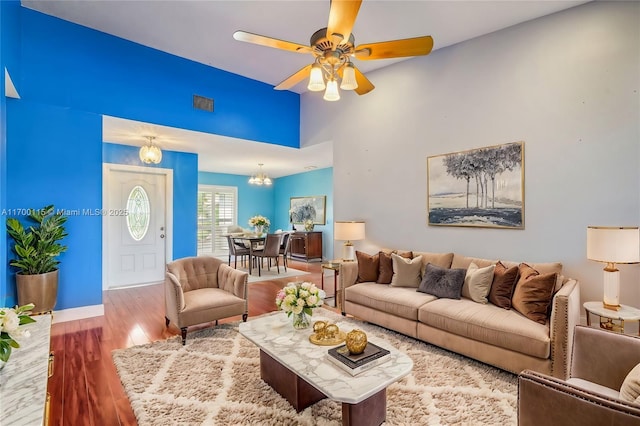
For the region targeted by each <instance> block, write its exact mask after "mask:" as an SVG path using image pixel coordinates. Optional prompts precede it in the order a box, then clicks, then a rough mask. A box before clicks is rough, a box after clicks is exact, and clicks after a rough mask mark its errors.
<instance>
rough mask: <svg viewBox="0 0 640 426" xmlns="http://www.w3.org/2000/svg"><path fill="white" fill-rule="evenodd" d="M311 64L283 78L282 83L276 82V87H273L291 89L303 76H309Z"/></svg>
mask: <svg viewBox="0 0 640 426" xmlns="http://www.w3.org/2000/svg"><path fill="white" fill-rule="evenodd" d="M312 66H313V64H309V65H307V66H306V67H304V68H302V69H300V70H299V71H298V72H296V73H295V74H293V75H291V76H289V77H287V79H286V80H284V81H283V82H282V83H280V84H278V85H277V86H276V87H274V89H276V90H288V89H291V88H292V87H293V86H295V85H296V84H298V83H300V82H301V81H302V80H304V79H305V78H308V77H309V74H311V67H312Z"/></svg>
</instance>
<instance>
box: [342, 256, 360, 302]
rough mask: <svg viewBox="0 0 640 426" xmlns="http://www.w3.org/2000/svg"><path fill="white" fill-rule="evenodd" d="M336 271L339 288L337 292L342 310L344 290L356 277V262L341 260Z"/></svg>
mask: <svg viewBox="0 0 640 426" xmlns="http://www.w3.org/2000/svg"><path fill="white" fill-rule="evenodd" d="M338 271H339V273H338V288H339V289H340V290H341V291H340V292H339V293H340V294H339V297H340V298H341V300H340V306H342V310H343V311H344V295H345V292H344V290H345V289H346V288H347V287H350V286H352V285H354V284H355V283H356V280H357V279H358V262H342V263H340V266H339V270H338Z"/></svg>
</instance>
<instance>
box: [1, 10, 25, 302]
mask: <svg viewBox="0 0 640 426" xmlns="http://www.w3.org/2000/svg"><path fill="white" fill-rule="evenodd" d="M19 36H20V2H19V1H0V75H1V77H0V213H3V212H6V208H7V98H6V97H5V90H4V70H5V68H7V70H8V71H9V73H10V74H11V75H12V76H13V78H16V77H17V76H19V71H20V64H19V61H18V46H19V44H18V40H19ZM6 219H7V215H6V214H0V230H2V231H0V232H2V234H1V235H3V237H2V238H0V306H11V302H12V301H14V300H15V294H14V293H15V290H14V287H13V286H10V285H9V281H8V280H7V274H6V269H7V266H6V265H7V262H8V258H7V238H6V233H5V232H4V229H6Z"/></svg>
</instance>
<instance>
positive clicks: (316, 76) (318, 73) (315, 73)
mask: <svg viewBox="0 0 640 426" xmlns="http://www.w3.org/2000/svg"><path fill="white" fill-rule="evenodd" d="M307 89H309V90H310V91H312V92H320V91H322V90H324V89H325V84H324V77H323V76H322V65H320V64H318V63H315V64H313V66H312V67H311V74H310V76H309V85H308V86H307Z"/></svg>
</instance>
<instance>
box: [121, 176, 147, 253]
mask: <svg viewBox="0 0 640 426" xmlns="http://www.w3.org/2000/svg"><path fill="white" fill-rule="evenodd" d="M150 216H151V208H150V206H149V197H148V196H147V191H145V190H144V188H143V187H141V186H140V185H137V186H134V187H133V189H132V190H131V192H130V193H129V198H128V199H127V229H128V230H129V235H131V238H133V239H134V240H136V241H140V240H142V239H143V238H144V236H145V235H147V231H148V230H149V218H150Z"/></svg>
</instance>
